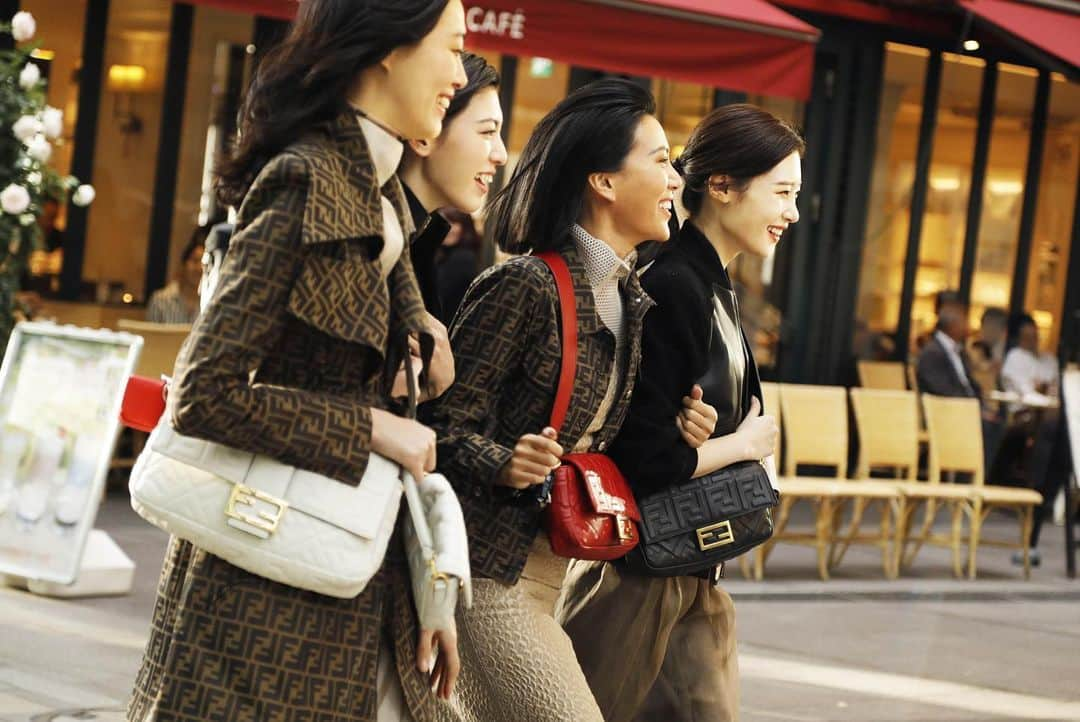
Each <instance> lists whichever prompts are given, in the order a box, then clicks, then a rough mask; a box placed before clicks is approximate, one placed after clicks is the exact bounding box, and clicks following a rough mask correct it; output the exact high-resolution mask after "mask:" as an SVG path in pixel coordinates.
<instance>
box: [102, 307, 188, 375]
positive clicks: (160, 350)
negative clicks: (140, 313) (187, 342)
mask: <svg viewBox="0 0 1080 722" xmlns="http://www.w3.org/2000/svg"><path fill="white" fill-rule="evenodd" d="M116 327H117V329H119V330H120V331H127V332H128V333H133V334H135V335H137V336H142V338H143V347H142V353H141V354H140V355H139V365H138V366H137V367H136V368H135V373H137V374H139V375H140V376H150V377H152V378H157V377H159V376H161V375H162V374H165V375H166V376H172V372H173V366H175V365H176V355H177V354H178V353H180V346H181V345H182V344H183V343H184V339H186V338H187V335H188V332H189V331H191V325H190V324H187V323H151V322H149V321H135V320H133V319H129V318H123V319H120V320H119V321H117V323H116Z"/></svg>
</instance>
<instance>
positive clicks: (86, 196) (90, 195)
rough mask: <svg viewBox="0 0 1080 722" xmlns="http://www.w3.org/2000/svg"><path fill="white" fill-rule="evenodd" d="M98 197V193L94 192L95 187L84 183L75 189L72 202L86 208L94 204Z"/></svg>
mask: <svg viewBox="0 0 1080 722" xmlns="http://www.w3.org/2000/svg"><path fill="white" fill-rule="evenodd" d="M96 195H97V191H95V190H94V186H92V185H90V184H88V183H83V184H82V185H81V186H79V187H78V188H76V189H75V193H74V195H72V196H71V202H72V203H74V204H75V205H77V206H80V207H85V206H88V205H90V204H91V203H93V202H94V197H95V196H96Z"/></svg>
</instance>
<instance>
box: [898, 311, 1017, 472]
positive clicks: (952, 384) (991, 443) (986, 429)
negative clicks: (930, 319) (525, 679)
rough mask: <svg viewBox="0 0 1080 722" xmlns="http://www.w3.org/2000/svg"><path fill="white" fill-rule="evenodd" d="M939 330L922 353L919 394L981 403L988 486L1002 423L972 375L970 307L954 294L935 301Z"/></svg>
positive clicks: (918, 367)
mask: <svg viewBox="0 0 1080 722" xmlns="http://www.w3.org/2000/svg"><path fill="white" fill-rule="evenodd" d="M936 310H937V315H938V321H937V328H936V330H935V331H934V333H933V335H932V336H931V337H930V338H929V339H928V341H927V342H926V345H925V346H923V348H922V350H921V351H920V352H919V358H918V361H917V364H916V367H915V376H916V378H917V380H918V383H919V390H920V391H922V392H923V393H926V394H934V395H935V396H954V397H961V398H972V399H979V401H980V403H981V404H982V426H983V457H984V462H985V465H984V467H983V472H984V474H985V477H986V479H987V481H988V482H989V478H990V475H991V473H992V469H993V461H994V458H995V456H996V455H997V449H998V444H999V443H1000V441H1001V430H1002V423H1001V418H1000V415H999V413H998V411H997V410H995V409H991V408H989V407H988V406H987V404H986V402H985V401H984V400H983V392H982V389H981V388H980V387H979V384H978V382H976V381H975V379H974V377H973V376H972V375H971V367H970V365H969V364H968V360H967V353H966V351H965V350H964V339H965V338H966V337H967V334H968V322H967V306H966V305H965V304H964V302H963V300H962V299H961V298H960V296H959V294H958V293H956V292H955V291H942V292H941V293H939V294H938V297H937V301H936Z"/></svg>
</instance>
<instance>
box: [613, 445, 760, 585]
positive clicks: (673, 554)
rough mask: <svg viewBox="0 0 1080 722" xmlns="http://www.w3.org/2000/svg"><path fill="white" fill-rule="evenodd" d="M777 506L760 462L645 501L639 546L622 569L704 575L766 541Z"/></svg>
mask: <svg viewBox="0 0 1080 722" xmlns="http://www.w3.org/2000/svg"><path fill="white" fill-rule="evenodd" d="M778 501H779V495H778V492H777V491H776V489H775V488H774V486H773V484H772V481H771V480H770V473H769V469H768V467H767V466H766V464H765V462H764V461H741V462H739V463H737V464H732V465H731V466H727V467H724V468H723V469H720V470H719V471H715V472H713V473H712V474H706V475H704V476H699V477H697V478H695V479H690V480H689V481H686V482H684V483H682V484H676V485H674V486H671V487H668V488H666V489H663V490H661V491H657V492H655V493H652V494H649V495H647V496H644V497H642V498H640V499H639V500H638V504H639V506H640V508H641V524H640V527H639V528H640V529H641V544H639V545H638V547H637V548H636V549H634V550H633V551H632V552H630V554H628V555H627V556H626V560H625V564H626V567H627V568H628V569H629V570H630V571H632V572H635V573H638V574H644V575H647V576H659V577H674V576H683V575H688V576H689V575H700V574H702V573H703V572H707V571H708V570H709V569H711V568H713V567H716V566H718V565H720V564H722V563H724V562H726V561H728V560H729V559H733V558H735V557H737V556H739V555H740V554H743V553H744V552H747V551H749V550H750V549H753V548H754V547H756V546H757V545H759V544H761V543H763V542H765V541H767V540H768V539H769V537H771V536H772V532H773V522H772V508H773V507H774V506H776V504H777V502H778Z"/></svg>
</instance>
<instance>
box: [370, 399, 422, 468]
mask: <svg viewBox="0 0 1080 722" xmlns="http://www.w3.org/2000/svg"><path fill="white" fill-rule="evenodd" d="M371 448H372V450H373V451H375V452H376V453H378V454H382V455H383V456H385V457H386V458H388V459H390V460H391V461H396V462H397V463H399V464H401V466H402V468H404V469H405V471H407V472H409V473H410V474H412V476H413V478H414V479H423V478H424V477H425V476H426V475H427V473H428V472H430V471H435V432H434V431H432V430H431V429H429V428H428V427H426V426H424V425H423V424H421V423H420V422H418V421H413V420H412V419H405V418H402V417H400V416H395V415H394V414H392V413H390V412H389V411H384V410H382V409H372V410H371Z"/></svg>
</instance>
